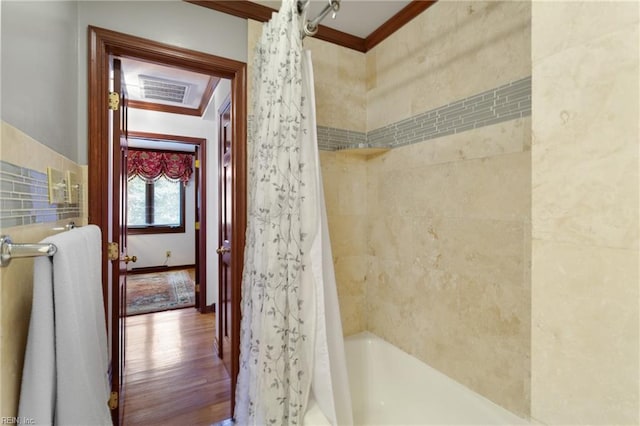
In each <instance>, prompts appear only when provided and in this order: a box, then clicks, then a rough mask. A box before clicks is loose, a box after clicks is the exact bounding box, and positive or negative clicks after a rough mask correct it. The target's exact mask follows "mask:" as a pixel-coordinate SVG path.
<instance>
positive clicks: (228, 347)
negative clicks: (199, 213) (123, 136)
mask: <svg viewBox="0 0 640 426" xmlns="http://www.w3.org/2000/svg"><path fill="white" fill-rule="evenodd" d="M219 119H220V139H219V150H220V155H219V157H218V158H219V168H218V172H219V177H220V179H219V181H220V190H219V192H218V197H219V199H218V206H219V214H220V215H219V217H220V224H219V238H218V239H219V246H218V250H217V252H218V255H219V258H220V262H219V265H220V266H219V287H218V305H219V308H218V310H217V311H218V356H220V358H221V359H222V361H223V363H224V366H225V367H226V369H227V371H228V372H229V376H230V377H231V412H232V413H233V408H234V403H235V400H234V396H235V386H236V382H235V381H236V377H237V375H238V372H237V371H235V370H236V369H237V368H236V365H237V363H234V362H233V355H234V351H233V347H234V343H235V342H234V341H233V333H232V329H233V315H232V312H233V299H232V285H233V283H232V279H231V230H232V224H233V223H232V218H233V210H232V204H231V202H232V188H233V185H232V183H233V174H232V167H231V138H232V131H231V129H232V127H231V102H230V100H227V101H226V102H225V103H224V104H223V106H222V107H221V108H220V111H219Z"/></svg>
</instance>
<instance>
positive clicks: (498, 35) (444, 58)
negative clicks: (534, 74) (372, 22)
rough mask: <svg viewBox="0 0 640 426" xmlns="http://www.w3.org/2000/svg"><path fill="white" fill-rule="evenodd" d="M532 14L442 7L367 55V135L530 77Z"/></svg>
mask: <svg viewBox="0 0 640 426" xmlns="http://www.w3.org/2000/svg"><path fill="white" fill-rule="evenodd" d="M530 12H531V5H530V3H529V2H526V1H513V2H497V1H457V0H453V1H447V0H444V1H443V0H440V1H438V3H437V4H435V5H433V6H432V7H430V8H429V9H428V10H427V11H426V12H423V13H422V14H420V16H418V17H416V18H414V19H413V20H412V21H411V22H410V23H409V24H407V25H405V26H404V27H403V28H401V29H400V30H398V31H397V32H396V33H394V34H393V35H391V36H390V37H389V38H388V39H386V40H385V41H384V42H383V43H380V44H379V45H378V46H376V47H375V48H374V49H372V50H371V51H369V52H367V58H366V61H367V78H366V84H367V130H369V131H370V130H374V129H377V128H379V127H382V126H386V125H388V124H391V123H394V122H396V121H399V120H402V119H405V118H408V117H411V116H413V115H416V114H419V113H421V112H425V111H428V110H431V109H433V108H437V107H440V106H443V105H446V104H448V103H449V102H451V101H455V100H458V99H463V98H466V97H468V96H471V95H473V94H476V93H480V92H483V91H485V90H489V89H492V88H494V87H497V86H500V85H502V84H504V83H507V82H511V81H514V80H518V79H520V78H523V77H527V76H529V75H531V57H530V43H531V39H530V17H531V13H530Z"/></svg>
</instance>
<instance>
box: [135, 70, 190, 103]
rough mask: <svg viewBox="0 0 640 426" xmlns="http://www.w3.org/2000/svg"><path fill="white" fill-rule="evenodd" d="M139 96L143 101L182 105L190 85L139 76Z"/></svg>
mask: <svg viewBox="0 0 640 426" xmlns="http://www.w3.org/2000/svg"><path fill="white" fill-rule="evenodd" d="M138 79H139V80H140V95H141V96H142V98H143V99H154V100H158V101H169V102H177V103H179V104H184V103H185V99H186V98H187V95H188V94H189V89H190V88H191V85H190V84H189V83H183V82H181V81H172V80H165V79H163V78H158V77H150V76H148V75H139V76H138Z"/></svg>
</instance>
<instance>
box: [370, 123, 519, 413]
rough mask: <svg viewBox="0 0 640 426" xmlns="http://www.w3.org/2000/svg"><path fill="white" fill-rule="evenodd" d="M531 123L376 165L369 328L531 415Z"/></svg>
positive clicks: (450, 140) (454, 139)
mask: <svg viewBox="0 0 640 426" xmlns="http://www.w3.org/2000/svg"><path fill="white" fill-rule="evenodd" d="M530 123H531V120H530V119H529V118H527V119H521V120H512V121H508V122H505V123H500V124H496V125H493V126H488V127H484V128H481V129H477V130H473V131H468V132H465V133H462V134H458V135H453V136H450V137H445V138H440V139H436V140H434V141H428V142H424V143H420V144H415V145H408V146H405V147H402V148H395V149H393V150H391V151H390V152H389V153H387V154H385V155H382V156H380V157H377V158H375V159H371V160H369V161H368V163H367V183H368V200H367V202H368V207H369V215H368V231H367V235H368V249H369V255H370V257H371V258H372V259H373V261H372V262H371V263H370V269H369V270H368V273H367V281H366V290H367V293H366V300H367V309H366V312H367V329H368V330H370V331H372V332H373V333H375V334H377V335H379V336H381V337H383V338H384V339H386V340H388V341H390V342H392V343H393V344H394V345H396V346H398V347H400V348H402V349H403V350H405V351H407V352H409V353H411V354H413V355H414V356H416V357H417V358H419V359H421V360H423V361H425V362H426V363H428V364H429V365H431V366H433V367H435V368H437V369H439V370H440V371H442V372H444V373H445V374H447V375H449V376H450V377H452V378H454V379H455V380H457V381H459V382H461V383H463V384H464V385H466V386H468V387H470V388H471V389H473V390H475V391H477V392H479V393H480V394H482V395H484V396H486V397H488V398H489V399H491V400H493V401H495V402H497V403H498V404H500V405H503V406H504V407H506V408H508V409H510V410H512V411H514V412H516V413H518V414H521V415H524V416H526V415H527V414H528V404H529V396H528V392H529V345H530V336H529V334H530V286H529V280H528V269H529V253H528V247H527V246H528V244H529V243H530V239H529V238H528V233H529V232H530V231H529V229H530V228H529V212H530V190H529V188H530V185H531V183H530V152H529V143H528V140H529V138H530V133H529V129H530Z"/></svg>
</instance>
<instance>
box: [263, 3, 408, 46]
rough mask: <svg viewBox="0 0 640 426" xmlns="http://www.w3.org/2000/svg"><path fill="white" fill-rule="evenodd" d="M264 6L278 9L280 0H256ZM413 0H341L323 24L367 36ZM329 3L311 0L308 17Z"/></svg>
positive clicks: (317, 12)
mask: <svg viewBox="0 0 640 426" xmlns="http://www.w3.org/2000/svg"><path fill="white" fill-rule="evenodd" d="M253 3H258V4H261V5H263V6H267V7H270V8H272V9H276V10H278V9H279V8H280V3H281V2H280V1H266V0H254V1H253ZM409 3H411V0H341V2H340V10H339V11H338V13H337V14H336V17H335V19H331V14H329V15H328V16H327V17H326V18H325V19H324V20H323V21H322V25H324V26H325V27H329V28H333V29H335V30H338V31H342V32H344V33H347V34H351V35H354V36H356V37H360V38H366V37H367V36H368V35H369V34H371V33H373V32H374V31H375V30H377V29H378V28H379V27H380V26H381V25H382V24H384V23H385V22H387V21H388V20H389V19H390V18H391V17H393V16H394V15H395V14H396V13H398V12H400V11H401V10H402V9H403V8H404V7H405V6H407V5H408V4H409ZM327 4H329V1H328V0H311V5H310V9H309V11H308V12H307V18H308V19H313V18H315V17H316V16H318V14H319V13H320V12H321V11H322V9H324V7H325V6H326V5H327Z"/></svg>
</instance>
